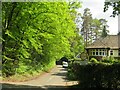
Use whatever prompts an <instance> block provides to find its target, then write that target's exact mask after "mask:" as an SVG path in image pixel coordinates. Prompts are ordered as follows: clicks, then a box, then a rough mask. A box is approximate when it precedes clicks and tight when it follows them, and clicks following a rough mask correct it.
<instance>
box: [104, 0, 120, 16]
mask: <svg viewBox="0 0 120 90" xmlns="http://www.w3.org/2000/svg"><path fill="white" fill-rule="evenodd" d="M110 6H112V7H113V12H112V15H111V16H112V17H115V16H116V15H119V14H120V1H112V0H110V1H109V2H105V3H104V12H106V11H107V10H108V9H109V7H110Z"/></svg>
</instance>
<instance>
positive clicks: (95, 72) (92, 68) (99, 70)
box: [71, 63, 120, 89]
mask: <svg viewBox="0 0 120 90" xmlns="http://www.w3.org/2000/svg"><path fill="white" fill-rule="evenodd" d="M72 70H73V71H71V72H73V73H74V75H75V77H76V79H77V80H79V86H80V87H82V88H114V89H117V88H120V63H114V64H104V63H89V64H87V65H80V64H78V63H74V64H73V65H72Z"/></svg>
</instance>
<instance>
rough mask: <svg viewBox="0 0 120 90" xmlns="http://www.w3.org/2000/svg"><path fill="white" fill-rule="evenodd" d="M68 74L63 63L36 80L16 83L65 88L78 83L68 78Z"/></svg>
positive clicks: (46, 87) (45, 87)
mask: <svg viewBox="0 0 120 90" xmlns="http://www.w3.org/2000/svg"><path fill="white" fill-rule="evenodd" d="M66 74H67V68H63V67H62V66H61V65H57V66H56V67H55V68H53V69H52V70H51V71H50V72H49V73H45V74H43V75H41V76H40V77H38V78H36V79H34V80H30V81H26V82H20V83H15V84H16V85H24V86H37V87H41V88H44V89H48V88H57V87H62V88H65V87H67V86H71V85H75V84H77V82H75V81H68V80H67V78H66ZM13 84H14V83H13Z"/></svg>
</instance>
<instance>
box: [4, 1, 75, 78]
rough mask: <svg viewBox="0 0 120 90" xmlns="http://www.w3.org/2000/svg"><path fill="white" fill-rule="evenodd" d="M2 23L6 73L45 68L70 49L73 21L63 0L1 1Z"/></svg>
mask: <svg viewBox="0 0 120 90" xmlns="http://www.w3.org/2000/svg"><path fill="white" fill-rule="evenodd" d="M2 24H3V34H2V35H3V52H2V55H3V60H2V63H3V74H4V75H6V76H9V75H14V74H15V73H16V72H17V73H18V74H23V73H25V72H32V71H33V70H45V69H46V68H50V67H52V66H54V64H55V61H56V60H59V59H60V58H61V57H63V56H65V55H70V54H71V53H72V52H71V42H70V40H69V39H70V38H71V39H73V38H75V37H76V32H75V31H76V25H75V22H74V20H73V18H72V17H71V10H70V8H69V3H67V2H37V3H31V2H24V3H19V2H4V3H3V4H2ZM16 62H17V63H16ZM16 67H17V68H16Z"/></svg>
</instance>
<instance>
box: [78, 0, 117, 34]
mask: <svg viewBox="0 0 120 90" xmlns="http://www.w3.org/2000/svg"><path fill="white" fill-rule="evenodd" d="M80 1H81V2H82V8H80V9H79V10H78V11H79V12H80V13H81V14H83V12H84V9H85V8H89V9H90V11H91V13H92V17H93V18H98V19H100V18H103V19H106V20H107V21H108V22H107V24H108V26H109V28H107V29H108V30H109V34H110V35H116V34H117V33H118V16H116V17H115V18H114V17H110V15H112V11H113V10H112V7H109V9H108V11H106V12H103V9H104V1H105V0H99V1H98V0H80Z"/></svg>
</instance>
